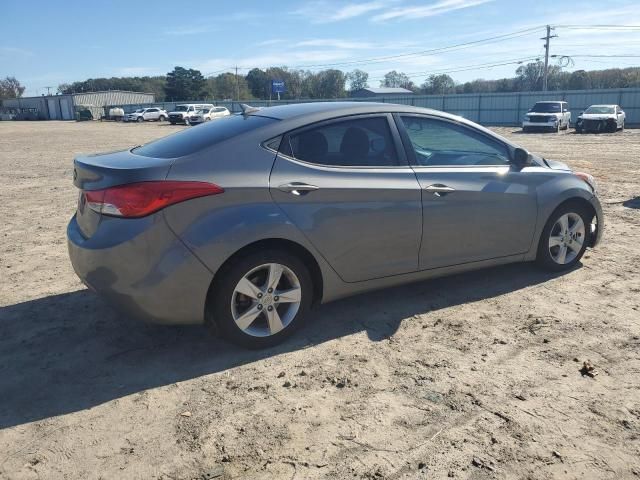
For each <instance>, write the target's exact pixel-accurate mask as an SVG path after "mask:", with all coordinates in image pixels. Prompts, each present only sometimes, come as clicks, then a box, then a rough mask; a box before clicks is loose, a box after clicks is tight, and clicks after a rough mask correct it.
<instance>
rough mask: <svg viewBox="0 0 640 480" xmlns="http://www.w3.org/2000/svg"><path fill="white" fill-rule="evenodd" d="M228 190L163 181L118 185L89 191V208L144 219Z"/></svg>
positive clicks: (86, 196) (104, 212)
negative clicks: (187, 202)
mask: <svg viewBox="0 0 640 480" xmlns="http://www.w3.org/2000/svg"><path fill="white" fill-rule="evenodd" d="M222 192H224V190H223V189H222V188H221V187H219V186H218V185H215V184H213V183H206V182H180V181H170V180H167V181H159V182H140V183H130V184H127V185H118V186H115V187H109V188H105V189H104V190H91V191H85V192H84V195H85V198H86V200H87V205H88V206H89V208H91V209H92V210H95V211H96V212H99V213H103V214H105V215H113V216H117V217H127V218H136V217H144V216H146V215H149V214H151V213H153V212H157V211H158V210H160V209H162V208H165V207H168V206H169V205H173V204H175V203H178V202H184V201H185V200H190V199H192V198H197V197H205V196H208V195H217V194H219V193H222Z"/></svg>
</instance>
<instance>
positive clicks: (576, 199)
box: [532, 195, 597, 253]
mask: <svg viewBox="0 0 640 480" xmlns="http://www.w3.org/2000/svg"><path fill="white" fill-rule="evenodd" d="M568 205H577V206H580V207H582V208H585V209H586V210H587V211H588V212H589V213H590V214H591V215H592V216H591V220H592V221H593V218H594V217H596V214H597V212H596V209H595V207H594V206H593V204H592V203H591V202H590V201H589V200H588V199H586V198H585V197H583V196H581V195H573V196H570V197H568V198H565V199H564V200H562V201H560V203H558V204H557V205H555V207H554V208H553V209H551V210H550V211H549V213H548V214H546V215H545V217H544V221H543V222H540V229H539V231H538V232H537V234H536V239H535V242H534V243H533V245H532V247H533V248H532V251H533V252H535V253H537V251H538V246H539V245H540V240H541V237H542V232H543V231H544V228H545V226H546V225H547V222H549V219H550V218H551V217H553V215H555V213H556V212H557V211H558V210H560V209H561V208H564V207H566V206H568Z"/></svg>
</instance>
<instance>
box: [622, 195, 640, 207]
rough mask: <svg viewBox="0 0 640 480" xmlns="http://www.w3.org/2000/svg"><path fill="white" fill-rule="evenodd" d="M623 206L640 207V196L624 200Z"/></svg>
mask: <svg viewBox="0 0 640 480" xmlns="http://www.w3.org/2000/svg"><path fill="white" fill-rule="evenodd" d="M622 206H623V207H627V208H640V197H635V198H630V199H629V200H625V201H624V202H622Z"/></svg>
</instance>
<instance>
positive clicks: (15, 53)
mask: <svg viewBox="0 0 640 480" xmlns="http://www.w3.org/2000/svg"><path fill="white" fill-rule="evenodd" d="M34 55H35V54H34V53H33V52H32V51H31V50H26V49H24V48H18V47H2V46H0V56H3V57H5V56H6V57H33V56H34Z"/></svg>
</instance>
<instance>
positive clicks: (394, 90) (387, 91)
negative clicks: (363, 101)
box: [351, 87, 413, 98]
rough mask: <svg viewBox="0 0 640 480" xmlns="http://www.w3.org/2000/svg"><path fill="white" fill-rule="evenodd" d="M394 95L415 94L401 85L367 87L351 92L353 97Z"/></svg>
mask: <svg viewBox="0 0 640 480" xmlns="http://www.w3.org/2000/svg"><path fill="white" fill-rule="evenodd" d="M392 95H413V92H412V91H411V90H407V89H406V88H399V87H380V88H372V87H366V88H361V89H360V90H355V91H353V92H351V97H352V98H371V97H385V96H392Z"/></svg>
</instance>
